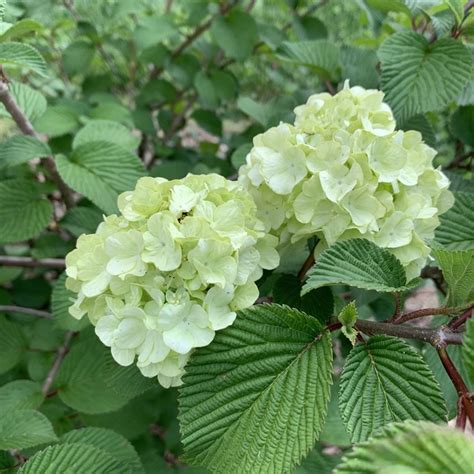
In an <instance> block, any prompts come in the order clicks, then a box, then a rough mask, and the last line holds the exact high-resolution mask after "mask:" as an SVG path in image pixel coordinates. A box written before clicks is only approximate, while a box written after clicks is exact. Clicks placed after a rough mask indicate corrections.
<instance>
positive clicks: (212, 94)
mask: <svg viewBox="0 0 474 474" xmlns="http://www.w3.org/2000/svg"><path fill="white" fill-rule="evenodd" d="M194 87H195V88H196V91H197V93H198V96H199V102H200V103H201V105H202V106H203V107H205V108H208V109H215V108H216V107H217V106H218V104H219V99H218V97H217V93H216V90H215V88H214V83H213V82H212V80H211V78H210V77H209V76H208V75H207V74H206V73H205V72H203V71H199V72H198V73H197V74H196V75H195V76H194Z"/></svg>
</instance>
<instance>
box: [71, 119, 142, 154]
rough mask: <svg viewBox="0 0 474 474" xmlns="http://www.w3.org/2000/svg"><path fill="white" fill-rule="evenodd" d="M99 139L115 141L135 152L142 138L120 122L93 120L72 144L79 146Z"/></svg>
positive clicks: (74, 146) (77, 134) (81, 130)
mask: <svg viewBox="0 0 474 474" xmlns="http://www.w3.org/2000/svg"><path fill="white" fill-rule="evenodd" d="M97 141H104V142H109V143H114V144H115V145H119V146H121V147H122V148H126V149H127V150H130V151H131V152H133V151H135V150H136V149H137V148H138V145H139V143H140V138H138V137H135V136H133V135H132V132H131V131H130V130H129V129H128V128H127V127H125V126H124V125H122V124H120V123H118V122H112V121H111V120H91V121H90V122H87V124H86V125H85V126H84V127H83V128H81V129H80V130H79V131H78V132H77V133H76V136H75V137H74V141H73V142H72V146H73V148H78V147H79V146H81V145H85V144H86V143H89V142H97Z"/></svg>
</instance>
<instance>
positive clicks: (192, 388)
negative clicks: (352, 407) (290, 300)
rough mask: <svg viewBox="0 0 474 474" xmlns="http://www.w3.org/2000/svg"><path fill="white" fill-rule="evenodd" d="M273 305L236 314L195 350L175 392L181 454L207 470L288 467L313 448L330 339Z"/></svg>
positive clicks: (313, 323) (326, 389) (312, 322)
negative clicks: (180, 386)
mask: <svg viewBox="0 0 474 474" xmlns="http://www.w3.org/2000/svg"><path fill="white" fill-rule="evenodd" d="M322 331H323V328H322V326H321V325H320V324H319V322H318V321H317V320H316V319H315V318H313V317H311V316H308V315H306V314H305V313H301V312H299V311H297V310H292V309H290V308H288V307H285V306H279V305H259V306H256V307H254V308H252V309H248V310H244V311H242V312H240V313H239V316H238V317H237V320H236V321H235V323H234V324H233V325H232V326H230V327H228V328H226V329H224V330H223V331H219V332H218V333H217V334H216V338H215V339H214V341H213V342H212V343H211V344H210V345H209V346H208V347H205V348H202V349H198V350H196V351H195V352H194V354H193V356H192V357H191V360H190V362H189V364H188V365H187V368H186V375H185V376H184V379H183V381H184V385H183V387H182V388H181V390H180V395H179V419H180V423H181V433H182V441H183V445H184V451H185V458H186V459H187V460H189V461H191V462H192V463H193V464H197V465H203V466H205V467H207V468H209V469H210V470H211V471H212V472H257V471H258V472H287V471H289V470H290V469H291V468H292V466H294V464H295V463H297V462H298V461H299V460H300V459H301V457H302V456H304V455H305V454H306V453H307V452H308V450H309V449H310V448H311V447H312V446H313V444H314V442H315V440H316V439H317V437H318V435H319V433H320V431H321V428H322V426H323V424H324V418H325V415H326V410H327V404H328V401H329V393H330V385H331V371H332V349H331V339H330V336H329V334H328V333H327V332H322Z"/></svg>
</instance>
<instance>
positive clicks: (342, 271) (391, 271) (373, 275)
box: [302, 239, 409, 295]
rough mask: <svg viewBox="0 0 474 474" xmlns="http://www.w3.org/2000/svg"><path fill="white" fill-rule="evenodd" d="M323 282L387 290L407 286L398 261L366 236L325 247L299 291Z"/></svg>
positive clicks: (320, 284) (305, 291)
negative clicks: (365, 237)
mask: <svg viewBox="0 0 474 474" xmlns="http://www.w3.org/2000/svg"><path fill="white" fill-rule="evenodd" d="M326 285H349V286H354V287H356V288H363V289H364V290H377V291H387V292H393V291H403V290H406V289H407V288H408V287H409V286H407V281H406V275H405V270H404V269H403V266H402V264H401V263H400V261H399V260H398V259H397V258H396V257H395V256H394V255H392V254H391V253H390V252H389V251H388V250H385V249H382V248H380V247H377V245H375V244H374V243H372V242H369V241H368V240H365V239H352V240H344V241H342V242H338V243H336V244H335V245H333V246H332V247H330V248H329V249H327V250H325V251H324V252H323V253H322V254H321V255H320V256H319V258H318V261H317V264H316V265H314V267H313V268H312V269H311V270H310V272H309V273H308V279H307V281H306V283H305V284H304V286H303V291H302V294H303V295H304V294H306V293H308V292H309V291H311V290H314V289H315V288H319V287H321V286H326Z"/></svg>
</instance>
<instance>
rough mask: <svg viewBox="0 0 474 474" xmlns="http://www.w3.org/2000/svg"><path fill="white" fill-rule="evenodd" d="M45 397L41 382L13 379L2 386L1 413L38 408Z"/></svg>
mask: <svg viewBox="0 0 474 474" xmlns="http://www.w3.org/2000/svg"><path fill="white" fill-rule="evenodd" d="M43 399H44V397H43V394H42V393H41V386H40V385H39V383H37V382H32V381H31V380H13V381H12V382H9V383H7V384H5V385H4V386H3V387H0V413H7V412H10V411H12V410H25V409H31V408H38V407H39V406H40V405H41V403H42V402H43Z"/></svg>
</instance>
